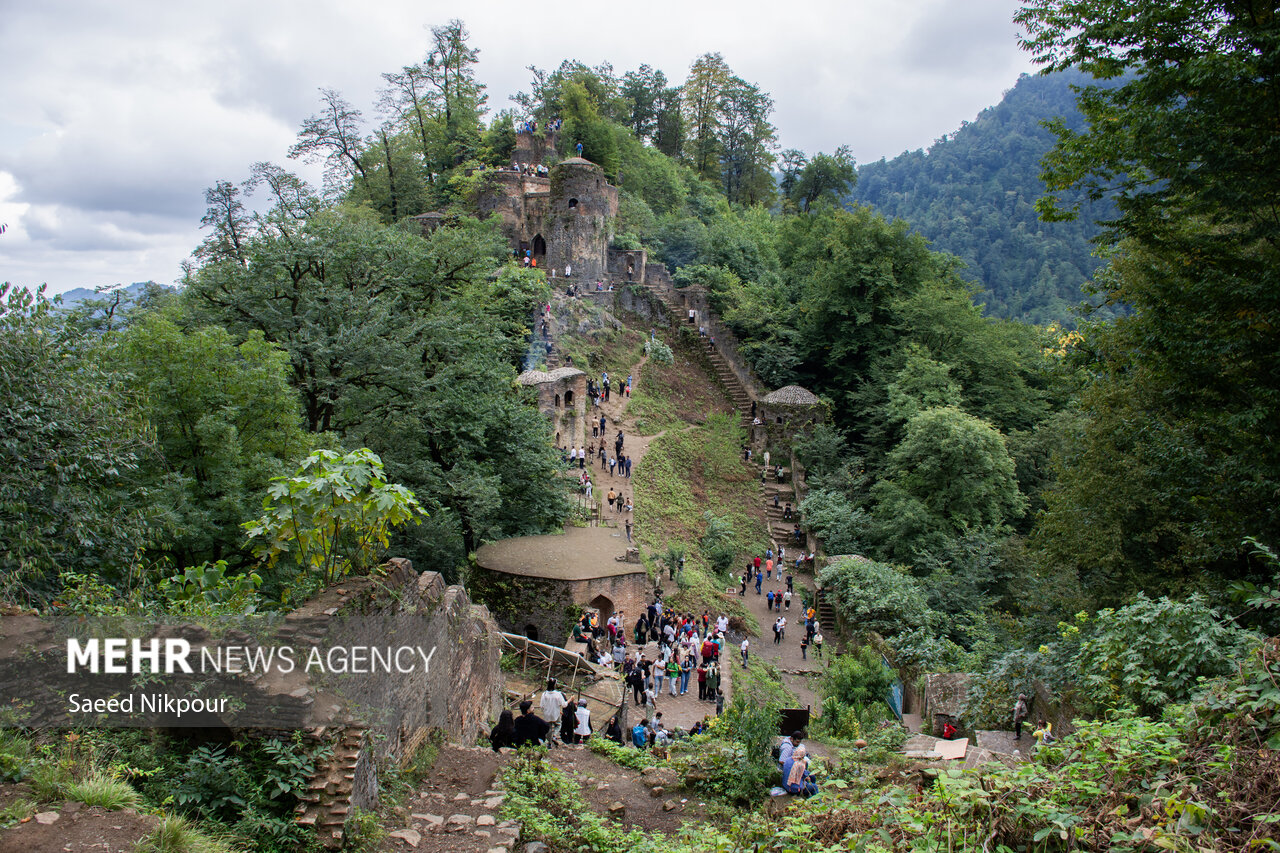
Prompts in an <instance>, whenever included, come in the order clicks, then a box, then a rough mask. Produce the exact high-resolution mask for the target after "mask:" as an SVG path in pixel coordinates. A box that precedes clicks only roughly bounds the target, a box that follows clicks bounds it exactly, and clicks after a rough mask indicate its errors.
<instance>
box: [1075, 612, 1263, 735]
mask: <svg viewBox="0 0 1280 853" xmlns="http://www.w3.org/2000/svg"><path fill="white" fill-rule="evenodd" d="M1061 635H1062V643H1061V644H1060V646H1061V648H1060V649H1059V650H1058V657H1059V659H1061V658H1063V657H1065V656H1066V654H1070V655H1071V657H1070V659H1069V661H1067V662H1065V668H1066V670H1067V676H1068V678H1069V679H1070V680H1071V681H1072V682H1074V683H1075V684H1076V685H1077V686H1078V687H1079V689H1080V692H1081V694H1082V696H1083V698H1084V699H1085V700H1087V701H1088V703H1089V704H1091V705H1092V706H1093V710H1096V711H1101V710H1103V709H1106V708H1111V707H1117V706H1119V707H1132V708H1136V709H1137V710H1138V711H1139V713H1143V714H1148V715H1155V716H1158V715H1159V714H1160V713H1161V711H1163V709H1164V708H1165V707H1167V706H1168V705H1171V704H1175V703H1178V702H1185V701H1187V700H1188V699H1190V698H1191V695H1192V693H1193V691H1194V690H1195V689H1196V687H1197V685H1198V684H1199V683H1200V681H1201V680H1202V679H1204V678H1213V677H1217V676H1222V675H1227V674H1229V673H1231V672H1232V671H1234V669H1235V666H1236V663H1235V662H1236V661H1237V660H1239V659H1241V658H1243V657H1245V655H1246V653H1247V650H1248V648H1249V647H1250V646H1251V645H1253V644H1255V643H1256V642H1257V640H1258V638H1257V637H1256V636H1255V635H1253V634H1251V633H1249V632H1247V631H1241V630H1239V629H1237V628H1235V627H1233V626H1230V625H1228V623H1226V622H1224V621H1223V620H1222V619H1220V618H1219V616H1218V614H1217V613H1216V612H1214V610H1213V609H1212V608H1210V607H1209V606H1208V605H1207V604H1206V603H1205V600H1204V598H1203V597H1201V596H1200V595H1193V596H1191V597H1190V598H1188V599H1187V600H1186V601H1172V600H1170V599H1168V598H1161V599H1159V600H1152V599H1149V598H1147V597H1146V596H1145V595H1144V594H1142V593H1139V594H1138V597H1137V599H1136V600H1135V601H1134V602H1133V604H1130V605H1129V606H1127V607H1122V608H1120V609H1119V610H1111V609H1107V610H1100V611H1098V613H1097V614H1096V615H1095V616H1094V617H1092V618H1090V617H1087V616H1085V615H1084V614H1080V615H1078V616H1077V617H1076V620H1075V622H1074V623H1072V624H1068V625H1063V626H1062V631H1061Z"/></svg>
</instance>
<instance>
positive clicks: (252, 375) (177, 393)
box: [111, 312, 310, 566]
mask: <svg viewBox="0 0 1280 853" xmlns="http://www.w3.org/2000/svg"><path fill="white" fill-rule="evenodd" d="M111 355H112V358H111V362H112V363H113V364H114V366H116V367H117V368H118V369H119V370H121V371H122V372H125V373H127V374H129V375H130V376H131V377H132V380H131V382H130V385H131V386H132V388H133V389H134V392H135V393H136V394H137V395H138V397H139V399H140V400H142V401H144V402H143V405H144V412H145V414H146V417H147V420H148V421H149V422H150V424H151V425H152V427H153V429H154V430H155V435H156V443H157V447H158V449H159V451H160V453H159V455H158V456H157V457H156V458H155V459H154V461H153V462H149V464H148V465H147V466H146V469H147V473H148V477H149V479H151V480H152V483H153V488H154V489H155V491H156V492H157V503H158V504H159V505H161V506H164V507H165V508H166V513H167V515H168V517H169V528H170V529H171V530H172V531H173V532H172V534H171V535H170V536H169V537H168V539H167V541H166V542H165V543H164V545H163V552H164V553H167V554H169V555H170V556H172V557H173V560H174V563H175V564H176V565H179V566H191V565H195V564H197V563H200V562H204V561H212V560H222V559H225V558H234V556H235V555H237V554H238V553H239V552H240V548H241V544H242V537H241V535H240V533H239V526H240V524H241V523H242V522H244V521H246V520H248V519H250V518H252V517H253V516H254V515H255V514H256V512H257V510H258V508H259V506H260V504H261V501H262V497H263V495H264V493H265V491H266V487H267V482H268V481H269V480H270V478H271V477H273V476H277V475H280V474H283V473H284V472H285V471H286V470H288V469H289V468H290V467H292V466H293V465H294V464H295V463H296V461H297V460H298V459H299V458H301V457H303V456H305V455H306V453H307V451H308V450H309V449H310V448H309V446H308V442H307V440H306V438H305V437H304V434H303V432H302V428H301V418H300V415H299V411H298V399H297V396H296V395H295V394H294V392H293V389H292V388H291V387H290V386H289V383H288V381H287V372H288V356H287V354H286V353H285V352H284V351H283V350H281V349H280V348H278V347H275V346H272V345H271V344H268V343H267V342H266V340H265V338H264V337H263V335H262V332H260V331H257V330H255V331H252V332H250V333H249V334H248V335H247V337H246V339H245V340H244V342H243V343H241V344H239V345H236V344H235V343H233V341H232V340H231V336H230V334H228V333H227V331H226V330H225V329H222V328H220V327H217V326H206V327H201V328H193V329H187V330H184V329H181V328H179V326H178V325H177V324H176V323H174V322H173V321H172V320H170V319H168V318H167V317H165V316H163V315H162V314H161V313H160V312H151V313H148V314H146V315H144V316H143V317H142V318H141V319H140V320H138V321H137V322H136V323H134V324H133V325H131V326H130V327H129V329H128V330H127V331H125V332H124V333H123V334H121V335H120V336H119V338H118V340H117V341H116V342H115V345H114V347H113V348H112V351H111ZM232 562H233V564H234V563H235V562H237V561H236V560H234V559H232Z"/></svg>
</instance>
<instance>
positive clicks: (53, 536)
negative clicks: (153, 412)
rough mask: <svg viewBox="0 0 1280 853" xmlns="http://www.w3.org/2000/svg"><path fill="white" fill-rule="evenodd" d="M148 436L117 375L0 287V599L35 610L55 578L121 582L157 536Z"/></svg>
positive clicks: (34, 306)
mask: <svg viewBox="0 0 1280 853" xmlns="http://www.w3.org/2000/svg"><path fill="white" fill-rule="evenodd" d="M152 448H153V437H152V435H151V433H150V430H149V429H148V428H147V426H146V423H145V420H144V418H143V414H142V410H141V407H140V406H139V405H138V400H137V398H136V397H135V396H134V395H132V394H131V393H129V391H128V388H127V385H126V377H124V376H122V375H121V374H119V373H117V372H115V371H113V370H110V369H109V368H107V367H105V366H104V365H103V361H102V358H101V351H100V349H99V345H98V342H97V341H96V340H95V339H93V338H90V337H89V336H87V335H86V334H85V333H84V332H83V331H81V330H79V329H77V328H76V327H74V326H68V325H65V324H63V323H61V322H59V318H58V317H57V316H56V314H55V313H54V312H52V311H51V305H50V303H49V301H48V300H47V299H45V298H44V289H43V288H41V289H40V290H39V292H38V293H37V294H32V293H30V292H29V291H27V290H25V289H22V288H16V289H14V288H10V286H9V285H8V284H7V283H6V284H4V285H2V286H0V463H2V464H0V594H3V595H5V596H6V597H9V598H11V599H16V600H19V601H26V602H31V603H40V604H43V603H45V602H47V601H48V600H49V598H50V597H51V596H52V595H53V594H54V593H55V592H56V591H57V590H58V588H59V586H60V584H59V581H58V576H59V574H60V573H61V572H63V571H72V570H74V571H76V572H81V573H86V572H93V573H96V574H97V575H99V576H100V577H101V578H102V579H104V580H105V581H106V582H107V583H115V584H120V583H123V582H125V581H127V580H128V577H129V572H130V568H131V566H132V565H133V563H134V560H135V558H136V556H137V553H138V552H139V551H140V550H141V549H142V548H143V547H145V546H146V545H147V544H149V543H150V542H151V541H152V539H153V537H154V536H155V535H156V533H157V531H156V529H154V528H152V527H151V526H150V523H151V521H152V520H153V516H152V506H151V501H150V497H149V496H148V494H147V493H146V491H145V489H144V483H143V480H142V478H141V477H140V476H139V469H140V468H141V467H142V465H143V464H144V462H145V461H146V460H147V459H149V458H150V455H151V453H152Z"/></svg>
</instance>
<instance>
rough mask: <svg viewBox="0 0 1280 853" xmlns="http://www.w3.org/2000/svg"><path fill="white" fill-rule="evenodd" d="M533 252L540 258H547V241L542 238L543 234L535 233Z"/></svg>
mask: <svg viewBox="0 0 1280 853" xmlns="http://www.w3.org/2000/svg"><path fill="white" fill-rule="evenodd" d="M533 254H534V256H535V257H538V258H545V257H546V256H547V241H546V240H544V239H542V235H541V234H535V235H534V236H533Z"/></svg>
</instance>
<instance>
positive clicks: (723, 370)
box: [707, 341, 751, 434]
mask: <svg viewBox="0 0 1280 853" xmlns="http://www.w3.org/2000/svg"><path fill="white" fill-rule="evenodd" d="M707 357H708V358H709V359H710V361H711V369H712V370H714V371H715V375H716V379H718V380H720V384H721V385H723V386H724V389H725V391H726V392H727V393H728V394H729V399H730V400H732V401H733V408H734V409H736V410H737V412H738V420H739V421H740V422H741V423H742V426H743V428H744V429H745V430H746V431H747V433H748V434H750V432H751V395H750V394H748V393H747V389H746V388H745V387H743V385H742V381H741V380H740V379H738V375H737V374H736V373H734V372H733V368H731V367H730V366H729V362H727V361H725V358H724V356H722V355H721V354H720V352H719V351H718V350H717V349H716V348H715V347H713V346H711V343H710V342H709V341H708V343H707Z"/></svg>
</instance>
